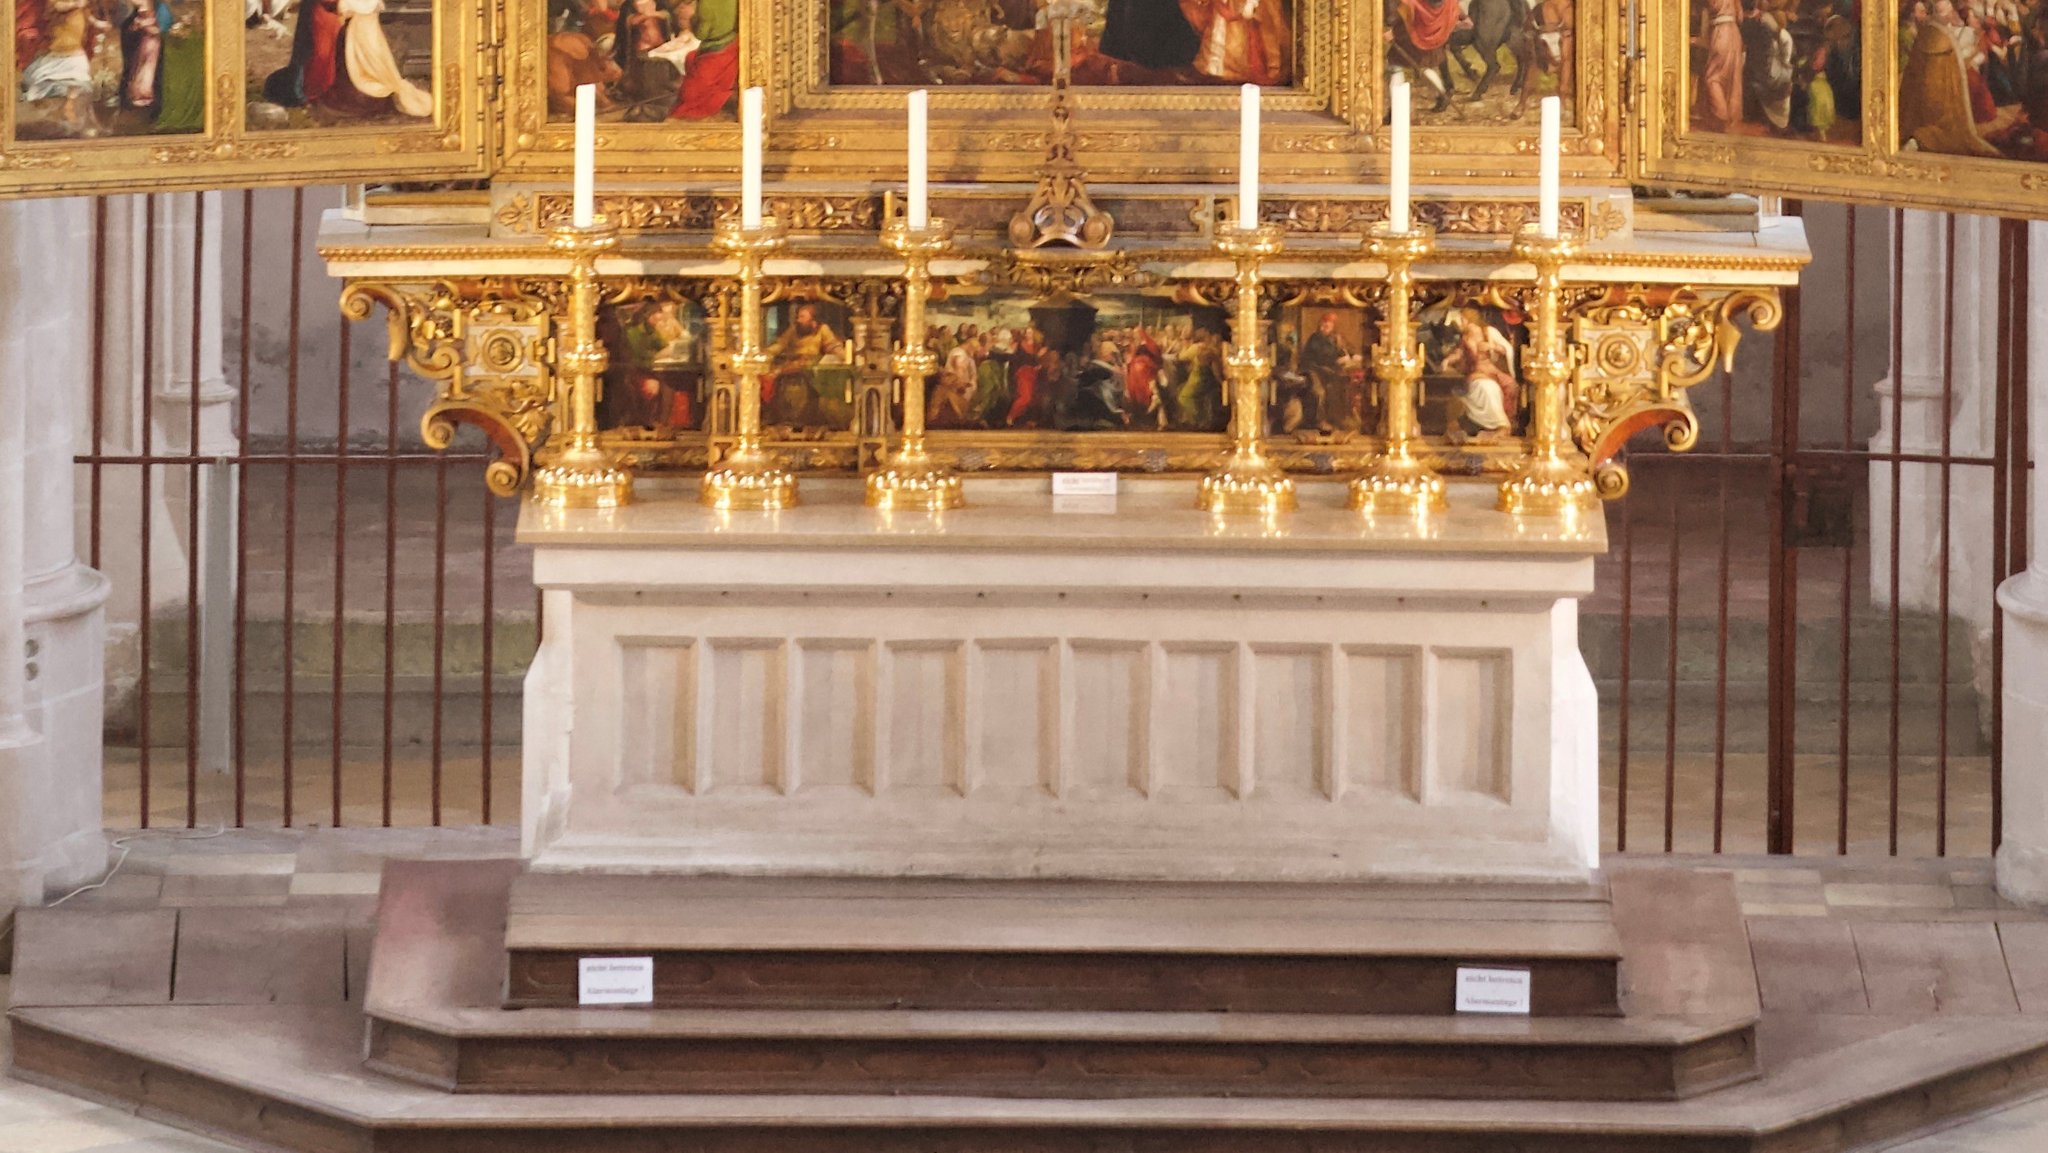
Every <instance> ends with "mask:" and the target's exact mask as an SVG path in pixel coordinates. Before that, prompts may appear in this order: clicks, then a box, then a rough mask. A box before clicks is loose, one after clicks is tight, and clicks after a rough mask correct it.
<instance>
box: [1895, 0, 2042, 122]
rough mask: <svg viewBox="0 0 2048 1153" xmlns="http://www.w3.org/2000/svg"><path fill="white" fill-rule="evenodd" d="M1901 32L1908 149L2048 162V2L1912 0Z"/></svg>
mask: <svg viewBox="0 0 2048 1153" xmlns="http://www.w3.org/2000/svg"><path fill="white" fill-rule="evenodd" d="M1898 32H1899V38H1898V46H1897V51H1898V54H1899V72H1898V76H1899V104H1898V108H1899V115H1898V125H1899V142H1898V143H1899V147H1900V148H1901V149H1902V150H1908V151H1911V150H1925V151H1928V152H1943V153H1949V154H1952V155H1956V156H1982V157H1986V158H1989V159H2000V158H2003V159H2010V160H2048V3H2043V2H2042V0H1962V2H1959V0H1904V2H1903V3H1902V4H1901V5H1900V8H1899V21H1898ZM2036 121H2039V123H2038V124H2037V123H2036Z"/></svg>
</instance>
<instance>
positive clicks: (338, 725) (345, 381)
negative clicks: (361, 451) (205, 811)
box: [328, 319, 356, 829]
mask: <svg viewBox="0 0 2048 1153" xmlns="http://www.w3.org/2000/svg"><path fill="white" fill-rule="evenodd" d="M355 330H356V326H355V325H354V324H352V323H350V322H349V321H348V320H347V319H343V320H342V322H341V331H340V334H339V336H338V338H337V339H338V342H339V344H340V346H341V349H340V351H341V355H340V356H339V357H338V358H337V359H338V363H337V364H336V366H335V370H334V371H335V381H334V391H335V394H336V395H335V402H334V403H335V417H334V427H335V442H334V619H333V620H332V621H331V622H329V624H328V629H329V638H330V639H329V646H330V647H331V648H332V649H333V652H332V653H331V654H330V655H331V657H332V672H331V674H330V679H331V680H332V681H333V682H334V689H333V694H332V697H331V699H330V700H329V702H328V709H329V714H330V715H329V721H330V727H331V729H332V739H331V741H330V744H331V748H330V749H329V751H328V767H329V771H330V773H331V775H332V777H333V779H332V780H331V781H330V782H329V786H330V789H331V793H332V795H331V797H330V798H329V800H330V807H331V812H330V814H329V815H330V816H331V817H332V819H333V822H334V827H335V828H337V829H338V828H340V827H341V822H342V818H341V770H342V757H341V744H342V731H343V730H342V714H343V712H344V711H345V709H344V704H345V700H344V683H343V664H344V662H343V656H344V649H345V646H346V644H347V631H346V630H345V629H344V628H343V626H342V621H343V617H344V615H345V612H346V608H347V603H348V598H347V584H348V466H349V459H348V433H349V424H348V417H349V412H348V400H349V396H348V394H349V361H350V360H351V359H353V352H354V349H353V348H352V347H351V346H352V345H353V343H354V339H353V338H354V336H355Z"/></svg>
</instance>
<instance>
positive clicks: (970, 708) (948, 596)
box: [519, 477, 1606, 880]
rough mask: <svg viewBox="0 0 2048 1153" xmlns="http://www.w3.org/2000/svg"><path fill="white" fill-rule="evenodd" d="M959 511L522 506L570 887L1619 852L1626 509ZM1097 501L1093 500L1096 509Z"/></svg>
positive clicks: (1503, 867)
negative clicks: (1615, 791) (1614, 539)
mask: <svg viewBox="0 0 2048 1153" xmlns="http://www.w3.org/2000/svg"><path fill="white" fill-rule="evenodd" d="M969 485H970V487H969V493H968V495H969V500H970V501H971V502H972V507H970V508H968V509H965V510H962V511H958V512H951V513H946V514H943V515H942V516H939V517H933V516H932V515H930V514H922V513H920V514H914V515H907V516H906V515H902V514H897V515H895V516H893V517H892V516H890V515H887V514H883V513H878V512H876V511H873V510H870V509H867V508H864V507H862V505H861V503H860V488H859V482H858V481H857V480H854V479H850V478H849V479H844V480H820V479H807V480H806V481H805V482H804V499H805V504H804V505H803V506H802V507H800V508H797V509H794V510H790V511H787V512H783V513H779V514H762V513H719V512H716V511H713V510H709V509H705V508H702V507H700V506H699V505H698V504H697V503H696V501H695V499H694V498H695V493H694V485H692V484H687V483H674V482H671V483H668V484H663V483H661V482H649V481H642V482H641V484H640V486H639V494H640V503H638V504H635V505H632V506H630V507H627V508H624V509H619V510H613V511H579V510H562V509H554V508H548V507H544V506H541V505H538V504H534V503H531V502H529V503H528V504H527V505H526V507H525V510H524V512H523V513H522V517H521V521H520V527H519V535H520V539H521V540H522V541H524V542H526V543H528V544H530V545H532V546H533V547H534V550H535V555H534V579H535V581H536V582H537V583H538V584H539V586H540V588H541V589H542V590H543V595H544V598H545V601H544V616H545V619H544V636H543V639H542V643H541V647H540V652H539V654H538V656H537V658H536V659H535V661H534V664H533V667H532V670H531V672H530V673H529V674H528V678H527V687H526V697H527V701H526V721H525V724H526V741H525V758H526V760H525V798H524V800H525V805H524V813H525V830H524V833H525V851H526V854H527V855H528V856H529V857H530V858H531V859H532V860H533V863H534V866H535V867H536V868H539V869H542V870H579V871H580V870H603V871H615V872H616V871H628V872H631V871H657V872H658V871H675V872H710V873H720V872H723V873H755V874H766V873H792V874H796V873H802V874H841V875H870V876H891V875H910V874H925V875H959V876H974V877H1116V878H1156V879H1185V880H1219V879H1243V880H1279V879H1290V880H1291V879H1316V880H1332V879H1354V878H1416V879H1453V878H1468V879H1489V878H1510V877H1513V878H1571V877H1581V876H1584V875H1585V874H1586V873H1587V872H1588V871H1589V870H1591V869H1592V868H1593V867H1594V866H1595V864H1596V863H1597V856H1598V846H1599V817H1598V813H1599V807H1598V802H1599V796H1598V792H1599V790H1598V773H1597V759H1596V758H1597V749H1596V736H1597V734H1596V728H1595V723H1596V722H1595V718H1596V702H1595V698H1594V690H1593V683H1592V680H1591V678H1590V676H1589V675H1588V673H1587V670H1586V666H1585V662H1584V660H1583V658H1582V657H1581V655H1580V653H1579V649H1578V628H1577V608H1578V598H1579V597H1581V596H1583V595H1585V594H1587V593H1588V592H1590V591H1591V590H1592V587H1593V558H1594V556H1595V555H1597V554H1599V553H1601V552H1603V551H1604V550H1605V548H1606V535H1605V526H1604V524H1603V523H1602V521H1601V519H1600V518H1599V517H1598V516H1595V517H1591V518H1587V519H1584V520H1578V521H1548V522H1546V521H1538V520H1524V521H1521V522H1517V521H1516V520H1514V519H1513V518H1510V517H1508V516H1507V515H1505V514H1502V513H1499V512H1496V511H1494V510H1493V507H1492V502H1493V500H1494V497H1495V486H1494V485H1492V484H1490V483H1472V484H1454V485H1453V486H1452V489H1453V492H1452V499H1453V504H1452V508H1451V509H1450V510H1449V512H1448V513H1446V514H1443V515H1439V516H1437V517H1435V518H1433V519H1430V520H1427V521H1421V522H1418V521H1415V520H1412V519H1406V520H1403V519H1396V520H1391V521H1390V520H1387V519H1380V520H1378V521H1368V520H1365V519H1362V518H1361V517H1360V515H1359V514H1357V513H1353V512H1348V511H1346V510H1345V509H1344V508H1343V507H1342V501H1343V487H1342V485H1341V484H1324V483H1314V482H1310V483H1307V484H1305V485H1304V490H1305V491H1304V493H1303V498H1302V503H1303V508H1302V509H1301V511H1300V512H1298V513H1296V514H1294V515H1292V516H1289V517H1286V518H1284V519H1281V520H1278V521H1275V522H1271V523H1265V522H1258V521H1252V522H1244V521H1234V520H1232V521H1225V520H1213V519H1211V518H1210V517H1209V516H1207V515H1206V514H1203V513H1200V512H1197V511H1195V510H1194V509H1193V508H1192V507H1191V505H1192V500H1193V491H1194V485H1193V481H1192V480H1190V479H1186V478H1176V479H1164V478H1161V479H1148V480H1143V481H1133V480H1130V479H1126V481H1125V482H1124V486H1123V493H1122V495H1121V496H1120V497H1118V498H1115V499H1114V500H1113V501H1110V502H1107V503H1106V504H1100V503H1098V504H1088V503H1085V502H1084V503H1083V504H1082V505H1080V506H1079V507H1072V506H1070V507H1067V508H1056V507H1055V503H1054V498H1053V497H1052V496H1051V495H1050V494H1049V491H1048V482H1047V481H1046V479H1045V478H1043V477H1040V478H1035V479H1030V480H980V481H970V482H969ZM1067 499H1069V500H1072V499H1074V498H1067Z"/></svg>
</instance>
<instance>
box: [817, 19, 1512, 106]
mask: <svg viewBox="0 0 2048 1153" xmlns="http://www.w3.org/2000/svg"><path fill="white" fill-rule="evenodd" d="M813 2H816V3H824V4H826V5H828V7H827V13H828V15H829V18H830V20H831V41H832V48H831V80H832V83H833V84H837V85H853V86H858V85H897V84H904V85H925V84H980V85H1018V84H1049V83H1051V82H1052V73H1053V55H1054V53H1053V36H1054V33H1055V30H1056V29H1057V28H1060V27H1064V28H1066V30H1067V36H1068V38H1069V46H1070V53H1071V55H1070V59H1071V61H1072V63H1071V67H1072V80H1073V83H1075V84H1087V85H1101V86H1112V87H1116V86H1146V85H1196V84H1260V85H1268V86H1278V85H1286V84H1290V83H1292V82H1293V80H1294V76H1295V35H1294V24H1293V15H1292V12H1291V11H1290V3H1289V0H888V2H884V0H813ZM1517 2H1520V0H1517Z"/></svg>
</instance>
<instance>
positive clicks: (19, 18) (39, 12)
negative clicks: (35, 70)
mask: <svg viewBox="0 0 2048 1153" xmlns="http://www.w3.org/2000/svg"><path fill="white" fill-rule="evenodd" d="M43 40H44V37H43V0H21V2H20V3H19V4H17V5H15V8H14V71H15V73H16V74H17V75H19V74H20V73H23V72H26V71H28V66H29V65H30V64H33V63H35V59H36V56H37V55H38V54H40V53H41V52H42V50H43Z"/></svg>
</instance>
